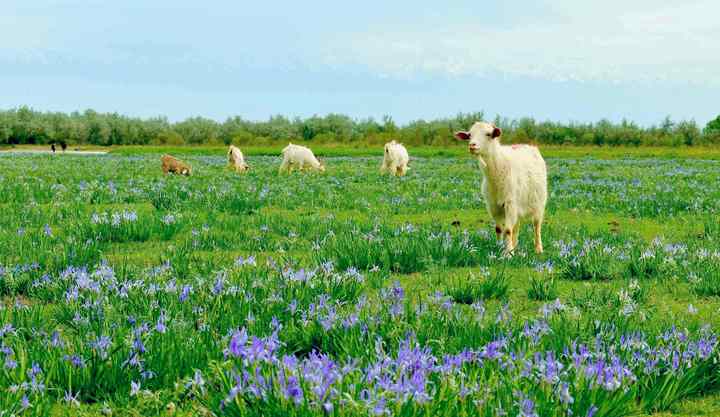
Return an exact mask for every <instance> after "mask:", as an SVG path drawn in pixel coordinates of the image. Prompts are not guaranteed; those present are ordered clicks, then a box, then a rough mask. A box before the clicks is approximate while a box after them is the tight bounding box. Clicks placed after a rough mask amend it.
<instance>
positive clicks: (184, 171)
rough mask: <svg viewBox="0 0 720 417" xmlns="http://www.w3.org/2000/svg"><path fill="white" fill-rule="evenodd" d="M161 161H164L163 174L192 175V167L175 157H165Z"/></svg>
mask: <svg viewBox="0 0 720 417" xmlns="http://www.w3.org/2000/svg"><path fill="white" fill-rule="evenodd" d="M160 161H162V171H163V174H167V173H168V172H172V173H173V174H181V175H187V176H190V175H192V167H191V166H190V165H188V164H186V163H185V162H183V161H181V160H179V159H177V158H175V157H172V156H170V155H163V156H162V158H160Z"/></svg>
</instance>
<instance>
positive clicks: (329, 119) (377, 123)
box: [0, 107, 720, 146]
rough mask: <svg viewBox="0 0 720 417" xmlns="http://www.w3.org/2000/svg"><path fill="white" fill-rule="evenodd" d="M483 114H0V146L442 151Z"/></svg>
mask: <svg viewBox="0 0 720 417" xmlns="http://www.w3.org/2000/svg"><path fill="white" fill-rule="evenodd" d="M476 120H486V117H485V114H484V113H483V112H475V113H462V114H458V115H457V116H455V117H450V118H442V119H436V120H429V121H425V120H416V121H412V122H409V123H407V124H404V125H398V124H396V123H395V122H394V121H393V119H392V118H391V117H389V116H385V117H383V118H382V119H381V120H375V119H372V118H367V119H353V118H351V117H348V116H345V115H342V114H328V115H326V116H312V117H308V118H305V119H301V118H294V119H289V118H287V117H284V116H273V117H270V118H269V119H268V120H266V121H250V120H246V119H243V118H242V117H240V116H235V117H230V118H228V119H227V120H225V121H224V122H222V123H220V122H217V121H215V120H211V119H207V118H203V117H191V118H188V119H185V120H183V121H180V122H175V123H171V122H169V121H168V119H167V118H165V117H154V118H145V119H142V118H135V117H128V116H123V115H120V114H117V113H98V112H95V111H93V110H86V111H84V112H73V113H70V114H67V113H61V112H40V111H36V110H33V109H31V108H28V107H20V108H17V109H10V110H5V111H2V110H0V145H14V144H51V143H67V144H90V145H102V146H109V145H201V144H211V145H220V144H230V143H235V144H238V145H272V144H281V143H285V142H287V141H298V142H311V143H318V144H330V143H336V144H382V143H384V142H386V141H388V140H390V139H396V140H398V141H401V142H403V143H406V144H409V145H446V144H449V143H452V142H454V140H455V139H454V138H453V135H452V133H453V132H455V131H457V130H464V129H467V128H468V127H469V126H470V125H471V124H472V123H473V122H474V121H476ZM493 120H494V122H495V124H496V125H498V126H499V127H501V128H502V129H503V141H504V142H511V143H519V142H524V143H527V142H530V143H539V144H553V145H608V146H618V145H631V146H682V145H685V146H697V145H713V144H720V116H718V118H716V119H715V120H713V121H711V122H709V123H708V124H707V125H706V126H704V127H700V126H698V124H697V123H696V122H695V121H692V120H690V121H687V120H683V121H673V120H671V119H670V118H669V117H666V118H665V119H664V120H662V121H661V122H660V123H659V124H657V125H654V126H650V127H641V126H639V125H637V124H636V123H633V122H631V121H627V120H623V121H621V122H611V121H608V120H601V121H599V122H596V123H576V122H571V123H560V122H551V121H537V120H535V119H532V118H521V119H509V118H503V117H496V118H494V119H493Z"/></svg>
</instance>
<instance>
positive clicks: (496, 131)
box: [455, 122, 548, 254]
mask: <svg viewBox="0 0 720 417" xmlns="http://www.w3.org/2000/svg"><path fill="white" fill-rule="evenodd" d="M501 134H502V131H501V130H500V128H498V127H495V126H494V125H492V124H490V123H485V122H476V123H475V124H473V125H472V127H471V128H470V131H468V132H456V133H455V137H456V138H458V139H460V140H469V141H470V142H469V143H468V149H469V150H470V153H471V154H473V155H475V156H477V158H478V163H479V164H480V168H481V169H482V171H483V173H484V179H483V183H482V193H483V196H484V197H485V204H486V205H487V209H488V212H489V213H490V215H491V216H492V218H493V219H494V220H495V233H496V234H497V236H498V239H501V238H502V237H503V236H504V238H505V252H506V253H507V254H510V253H512V251H513V250H514V249H515V247H516V246H517V243H518V232H519V231H520V221H521V220H523V219H527V218H530V219H532V221H533V225H534V227H535V252H536V253H542V251H543V246H542V234H541V230H542V222H543V218H544V216H545V203H546V202H547V196H548V195H547V193H548V191H547V167H546V166H545V160H544V159H543V157H542V155H540V151H539V150H538V148H537V147H535V146H531V145H511V146H507V145H500V135H501Z"/></svg>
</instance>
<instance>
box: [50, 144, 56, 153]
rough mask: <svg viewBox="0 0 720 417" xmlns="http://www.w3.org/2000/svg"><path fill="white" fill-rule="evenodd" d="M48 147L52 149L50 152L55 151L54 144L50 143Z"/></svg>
mask: <svg viewBox="0 0 720 417" xmlns="http://www.w3.org/2000/svg"><path fill="white" fill-rule="evenodd" d="M50 149H52V152H53V153H55V144H54V143H53V144H50Z"/></svg>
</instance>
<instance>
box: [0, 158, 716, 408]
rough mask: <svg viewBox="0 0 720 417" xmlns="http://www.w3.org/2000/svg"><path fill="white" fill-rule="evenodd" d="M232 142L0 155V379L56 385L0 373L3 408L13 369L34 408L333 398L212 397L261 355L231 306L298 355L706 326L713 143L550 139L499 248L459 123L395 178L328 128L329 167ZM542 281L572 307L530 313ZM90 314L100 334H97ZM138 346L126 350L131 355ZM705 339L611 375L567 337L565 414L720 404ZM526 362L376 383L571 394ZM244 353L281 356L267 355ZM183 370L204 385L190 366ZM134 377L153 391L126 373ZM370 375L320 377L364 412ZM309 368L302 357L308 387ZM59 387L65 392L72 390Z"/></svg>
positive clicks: (627, 353) (444, 395)
mask: <svg viewBox="0 0 720 417" xmlns="http://www.w3.org/2000/svg"><path fill="white" fill-rule="evenodd" d="M244 151H245V153H246V155H247V156H248V161H249V163H250V164H251V165H252V166H253V170H252V171H251V172H250V173H249V174H246V175H237V174H235V173H233V172H231V171H229V170H228V169H226V167H225V164H226V162H225V159H224V152H225V148H224V147H202V148H192V147H183V148H172V149H165V148H163V149H159V148H147V147H142V148H141V147H137V148H134V147H124V148H118V149H115V148H113V149H111V154H110V155H105V156H74V155H64V156H63V157H62V158H57V157H55V156H51V155H0V178H1V180H0V210H2V212H3V213H4V215H2V216H0V267H1V268H2V269H0V300H1V301H0V304H1V305H2V306H3V307H2V308H0V329H2V328H3V326H4V325H6V324H11V325H12V326H13V329H15V330H14V331H13V332H11V333H7V332H6V334H4V333H0V346H5V347H9V348H11V349H12V352H13V353H12V354H11V355H7V354H4V353H0V366H3V364H4V361H5V360H6V356H7V357H9V358H11V359H12V360H13V361H15V362H17V363H18V367H17V368H15V369H14V370H5V369H3V370H2V371H0V392H2V393H3V394H7V393H9V392H10V391H9V390H10V388H11V387H13V386H14V385H20V384H22V383H23V382H30V380H31V377H30V376H29V375H30V374H29V373H28V370H29V369H30V367H31V365H32V363H33V362H35V363H38V365H39V366H40V367H41V368H42V373H41V374H39V376H37V378H42V381H43V383H44V385H45V387H46V389H45V391H44V392H42V393H41V394H40V393H36V392H32V393H31V392H30V391H23V390H20V391H13V392H15V394H12V395H9V394H8V395H4V396H0V415H2V410H5V409H8V410H17V408H13V407H17V406H18V404H19V401H20V397H19V395H20V394H18V395H16V394H17V393H18V392H19V393H21V394H22V393H23V392H25V393H27V394H28V395H29V399H30V402H31V403H33V406H34V408H33V410H32V412H33V414H35V415H101V414H102V410H103V408H108V409H111V410H113V414H114V415H169V414H170V415H171V414H172V413H171V411H173V410H174V412H175V413H176V414H175V415H188V416H189V415H202V414H203V413H205V412H206V411H207V410H211V411H212V412H214V413H216V414H217V415H220V414H221V413H223V414H229V415H317V414H323V412H322V411H321V410H320V408H319V407H320V406H321V405H322V404H320V405H318V404H313V403H312V402H311V401H309V400H308V402H307V404H305V403H303V404H296V405H293V404H291V403H289V402H288V401H287V400H286V399H283V398H280V397H269V398H268V399H267V400H266V401H262V400H258V399H257V398H254V397H253V396H252V395H251V394H249V393H244V394H242V395H240V396H239V397H237V398H238V400H237V401H234V402H233V403H232V404H230V405H229V406H228V407H227V408H223V409H222V410H221V408H220V401H221V400H224V399H226V397H227V395H228V392H229V391H230V389H231V388H232V387H233V385H234V379H233V369H236V370H237V371H238V372H240V371H241V370H248V369H251V367H250V366H251V365H250V364H248V363H246V362H245V361H244V360H243V359H242V358H239V357H234V356H232V355H229V356H228V355H226V352H225V351H226V349H228V348H229V346H230V339H231V337H230V336H231V335H232V334H233V333H234V332H235V331H236V330H238V329H240V328H245V329H246V330H247V331H248V333H249V334H250V335H256V336H258V337H259V338H268V337H270V335H271V334H272V333H273V329H275V330H277V337H278V340H279V341H280V343H281V344H280V345H279V347H278V351H279V352H280V353H281V354H283V355H284V354H287V355H294V356H295V357H297V358H298V360H308V358H309V357H311V356H312V352H313V351H318V352H322V353H323V354H325V355H327V356H328V357H329V358H331V359H333V360H336V361H338V362H340V363H342V362H343V361H350V360H352V361H354V362H353V363H357V364H358V367H359V369H365V368H366V367H368V366H370V365H371V364H375V363H376V362H375V361H377V360H378V358H379V357H380V356H379V355H381V352H386V353H388V354H389V355H390V357H393V358H394V357H395V356H397V355H398V351H399V350H402V347H403V346H404V345H403V344H404V343H407V342H406V341H407V340H411V341H413V342H412V343H417V344H418V346H421V347H424V348H427V349H428V350H429V351H431V352H432V354H433V355H435V357H437V358H438V360H442V359H443V358H444V357H445V356H446V355H449V356H452V355H457V354H458V353H460V352H463V351H464V350H466V349H481V348H483V347H487V346H488V344H489V343H490V342H492V341H497V340H507V341H508V342H507V343H508V344H509V346H510V347H511V348H512V349H513V353H514V355H516V358H517V360H521V359H527V360H535V358H534V356H533V354H532V353H533V352H543V355H544V354H545V353H544V352H547V351H552V352H555V353H556V354H557V355H558V356H561V355H562V352H563V349H564V348H565V347H567V346H569V345H570V344H571V343H572V342H576V343H585V344H588V345H589V346H595V344H596V343H597V341H598V340H602V341H603V343H606V344H607V349H608V352H614V353H615V354H617V355H618V356H619V357H620V358H621V359H622V360H623V361H625V362H626V363H632V358H633V356H632V355H631V351H632V349H639V348H638V347H637V346H640V344H638V345H637V346H636V345H631V344H630V345H623V346H624V347H623V348H620V346H621V342H620V340H621V336H622V338H624V337H626V336H627V335H630V334H639V333H642V334H643V335H645V337H646V339H645V340H646V343H648V344H649V345H651V346H654V347H655V346H660V347H663V346H665V347H667V346H669V347H668V349H670V351H672V349H676V348H677V349H680V347H678V346H681V345H682V343H680V342H677V341H676V339H675V336H672V337H669V338H668V336H667V334H666V333H665V332H667V331H668V330H669V329H671V328H672V327H673V326H675V329H680V330H683V329H687V332H688V333H687V335H688V337H689V339H690V340H696V339H698V338H701V337H702V335H704V334H705V333H704V332H705V330H701V328H702V326H703V325H708V326H709V331H712V332H716V331H717V329H718V326H719V325H720V317H719V314H718V312H719V311H720V298H718V295H720V280H719V279H718V277H719V276H720V272H718V271H719V270H718V268H717V267H714V266H713V265H715V264H720V261H719V260H718V253H720V239H719V238H720V234H719V233H720V229H718V227H717V215H718V213H720V186H718V183H717V180H716V178H718V177H720V167H718V166H717V164H716V163H715V162H714V161H707V160H704V159H706V158H710V159H712V158H715V157H717V156H718V155H720V153H718V152H717V151H714V150H712V151H708V152H707V153H705V154H703V153H702V152H701V151H699V150H697V149H695V148H679V149H671V148H650V149H648V148H633V149H629V148H551V147H548V148H545V147H544V148H543V152H544V154H545V155H546V157H547V161H548V167H549V174H550V175H549V178H550V185H549V186H550V191H551V197H550V201H549V204H548V213H547V222H546V225H545V228H544V243H545V248H546V252H545V253H544V254H543V255H539V256H538V255H535V254H534V251H533V245H532V231H531V229H530V226H529V225H527V224H526V225H524V227H523V228H522V230H521V236H520V247H519V249H518V251H517V253H516V254H515V256H514V257H512V258H510V259H505V258H502V256H501V251H500V247H499V246H498V244H497V242H495V236H494V231H493V224H492V222H491V220H490V218H489V217H488V215H487V213H486V211H485V209H484V204H483V202H482V198H481V196H480V192H479V187H480V176H479V173H478V170H477V167H476V164H475V163H474V161H472V160H471V159H470V158H469V157H467V156H466V155H465V151H464V148H463V147H462V146H459V145H458V146H457V147H454V148H452V149H447V150H442V149H433V148H427V149H417V150H411V154H412V155H415V156H422V157H421V158H417V159H415V160H413V162H412V163H411V164H412V166H413V169H412V170H411V171H410V173H409V175H408V176H406V177H404V178H390V177H384V176H381V175H380V174H379V173H378V168H379V165H380V157H379V156H378V155H377V152H376V151H377V150H376V149H371V150H368V149H354V150H351V151H350V152H349V151H348V148H343V147H327V148H322V147H319V148H318V149H317V151H318V152H317V153H318V154H321V155H325V156H327V159H326V164H327V166H328V172H327V173H326V174H324V175H318V174H298V175H278V174H277V172H276V169H277V164H278V163H279V161H278V158H277V157H276V156H274V155H277V152H278V151H279V148H277V149H276V148H271V147H268V148H245V149H244ZM159 152H169V153H174V154H178V155H183V157H184V159H186V160H187V161H188V162H189V163H191V164H192V165H193V167H194V171H193V172H194V173H195V175H193V176H192V177H190V178H185V177H174V176H168V177H164V176H163V175H162V174H161V172H160V167H159V162H158V153H159ZM441 152H442V153H441ZM267 155H270V156H267ZM438 155H440V156H438ZM431 156H432V157H431ZM447 156H450V157H447ZM648 156H650V158H646V157H648ZM426 157H427V158H426ZM46 225H47V227H46ZM248 257H254V259H255V262H254V263H252V262H250V263H248V262H246V261H244V260H246V259H248ZM238 260H240V261H238ZM328 261H330V262H332V265H333V269H332V270H326V269H324V268H328V264H327V262H328ZM82 268H85V269H82ZM356 269H357V272H356ZM556 299H558V300H560V302H561V303H562V304H563V305H564V306H565V309H564V310H563V311H561V312H555V313H553V314H552V315H549V316H548V317H544V314H546V313H547V309H548V308H550V307H548V303H550V304H552V303H554V301H555V300H556ZM691 305H692V307H691ZM543 306H545V307H543ZM543 311H544V313H543ZM143 323H144V324H146V325H147V326H143ZM158 323H161V324H164V327H165V329H164V331H162V332H160V331H158V330H157V327H158V325H159V324H158ZM343 323H344V324H343ZM353 323H355V324H353ZM278 324H279V326H280V327H277V326H278ZM545 325H546V326H547V328H545V327H544V326H545ZM55 332H57V333H55ZM524 332H525V333H524ZM534 332H539V333H537V334H535V333H534ZM523 334H529V335H530V336H522V335H523ZM533 335H534V336H533ZM598 335H599V336H598ZM101 336H107V337H109V338H110V340H111V345H110V347H108V348H107V349H106V350H104V349H101V348H98V347H97V346H95V345H94V343H96V342H97V340H98V338H99V337H101ZM596 337H600V339H596ZM678 338H679V339H684V336H682V337H679V336H678ZM140 341H141V342H142V343H140ZM139 344H141V345H142V346H143V348H142V349H140V350H138V349H139V348H138V345H139ZM682 346H684V345H682ZM0 352H2V351H0ZM134 354H137V355H138V357H139V358H140V359H141V360H142V362H141V363H142V365H141V366H140V367H138V366H135V365H132V364H131V363H130V361H128V359H131V358H132V357H133V355H134ZM73 357H79V358H81V359H82V361H83V363H84V365H83V366H76V365H74V364H73V362H72V358H73ZM509 358H510V356H509V355H508V357H506V358H505V359H504V360H508V361H510V359H509ZM717 359H718V357H717V350H714V351H713V354H712V357H711V360H710V361H708V362H702V361H697V362H693V363H692V364H690V365H688V368H687V370H686V371H683V372H682V373H668V372H666V371H663V372H662V373H660V374H658V375H655V376H647V375H644V374H643V373H642V369H643V368H642V366H638V367H637V368H633V371H634V372H635V373H636V374H637V377H638V381H637V382H635V383H630V382H627V385H625V387H626V388H627V389H626V390H620V391H613V392H606V391H604V390H602V389H597V388H596V387H593V386H592V385H591V384H590V382H589V380H587V379H584V377H582V375H580V374H578V375H575V374H574V373H572V372H571V371H570V370H569V369H570V364H571V362H572V361H570V360H564V359H563V360H564V364H565V369H566V372H568V373H567V374H564V375H563V378H564V380H568V381H570V382H572V386H571V393H572V395H573V396H574V398H575V402H574V403H573V405H572V407H574V411H575V412H576V414H575V415H585V414H586V412H587V409H588V408H589V407H590V406H591V405H593V404H594V405H596V406H600V405H602V408H601V410H600V414H598V415H604V416H621V415H656V416H669V415H679V416H691V415H718V414H719V413H720V406H719V405H718V397H717V386H718V379H717V378H718V369H717V368H716V366H715V365H714V363H715V362H713V361H715V360H717ZM661 362H662V361H661ZM519 364H520V362H517V363H515V364H514V366H515V368H517V369H516V370H517V372H518V373H517V374H514V373H513V372H515V371H511V370H508V369H509V368H508V366H506V364H504V363H499V362H495V361H493V360H490V359H485V360H484V364H483V366H477V364H465V365H463V368H462V371H463V372H462V373H457V374H455V373H453V371H447V372H448V375H452V376H443V375H445V374H442V373H441V372H437V373H433V374H432V375H431V376H430V377H429V379H430V383H429V385H428V387H430V388H432V390H431V393H432V395H431V396H430V397H431V399H430V400H429V401H428V402H426V403H424V404H422V405H418V404H413V402H412V401H399V400H397V399H393V397H391V394H390V393H389V391H382V390H380V389H379V388H377V386H373V388H372V389H373V390H376V389H378V390H380V391H378V392H381V391H382V392H384V395H387V396H388V404H389V409H390V411H391V412H392V413H393V414H395V415H443V413H445V414H446V415H478V414H479V415H488V416H489V415H493V413H494V412H495V408H488V407H485V406H482V405H481V406H479V407H478V406H477V405H476V404H479V403H480V402H481V401H486V402H485V404H487V401H489V402H492V403H494V404H500V405H502V406H503V408H504V409H505V410H506V411H508V412H509V413H510V415H517V414H518V412H519V410H518V406H517V403H518V398H516V397H514V394H513V391H518V390H519V391H522V392H523V393H526V394H528V395H531V396H532V398H533V400H534V401H535V403H536V405H537V408H538V411H539V413H540V415H543V416H544V415H549V416H555V415H558V416H559V415H564V413H561V412H560V411H559V410H560V409H561V408H562V407H560V406H559V405H558V403H557V389H558V387H557V386H552V385H551V384H548V383H546V382H541V381H537V380H532V379H528V378H526V377H522V376H521V374H520V371H521V367H519ZM252 366H253V367H254V366H260V367H261V368H262V372H264V375H266V376H268V375H275V374H273V372H274V368H273V366H274V365H272V364H271V363H266V362H262V361H261V362H253V363H252ZM513 369H514V368H513ZM196 370H198V371H200V372H201V373H202V376H203V379H204V381H205V383H206V384H205V385H204V386H203V388H202V389H199V388H197V387H194V386H193V385H192V384H191V383H190V382H189V381H190V379H191V378H192V377H193V376H194V375H195V371H196ZM251 370H254V368H252V369H251ZM144 371H151V372H152V373H153V375H152V377H147V375H144V374H143V372H144ZM395 371H396V372H397V375H399V374H402V372H404V371H401V370H399V369H398V370H395ZM356 372H359V371H356ZM573 372H574V371H573ZM393 375H396V374H393ZM388 377H389V378H390V377H391V376H388ZM409 377H410V376H408V378H409ZM251 379H252V378H251ZM137 381H140V382H141V389H142V390H147V392H144V393H141V394H140V395H136V396H130V395H129V394H130V392H131V389H132V383H133V382H137ZM363 381H364V380H363V379H362V378H360V376H359V375H358V374H357V373H353V372H349V373H348V374H347V375H346V376H345V379H344V382H343V384H344V385H342V386H337V387H336V388H337V389H338V390H342V391H343V393H344V394H343V395H345V398H346V399H351V400H352V402H346V403H342V404H343V405H342V408H341V402H340V397H339V396H338V397H337V398H332V399H329V400H328V401H330V402H331V403H332V404H333V405H334V410H335V411H336V412H337V413H339V412H340V411H339V410H342V411H343V413H345V414H344V415H368V414H369V409H368V408H367V407H366V406H365V405H363V404H364V403H363V400H361V399H360V394H359V393H360V391H361V389H359V388H358V387H365V386H366V385H365V384H366V382H363ZM396 382H397V381H396ZM278 383H279V382H278ZM311 383H312V382H311V380H310V379H309V378H308V379H307V380H303V384H306V385H305V386H304V392H305V393H306V397H305V398H310V396H311V394H310V392H311V391H312V390H311V386H310V384H311ZM188 384H189V385H188ZM473 384H480V385H481V386H483V387H487V388H488V389H491V391H488V392H485V391H474V393H473V394H469V395H471V396H472V398H474V399H475V400H477V402H472V401H461V400H459V398H460V395H459V393H460V391H459V390H460V386H461V385H462V386H465V387H469V386H472V385H473ZM192 387H194V388H192ZM356 388H357V390H356ZM68 391H70V392H72V393H73V394H74V395H77V401H78V404H79V406H78V407H75V406H74V405H73V403H72V402H71V403H68V402H66V401H63V399H64V397H65V394H66V392H68ZM280 392H282V390H281V389H279V388H276V389H275V390H273V391H272V392H271V394H268V395H280V394H279V393H280ZM373 392H375V391H373ZM29 413H30V411H28V412H27V413H26V414H28V415H29ZM448 413H449V414H448ZM336 415H340V414H336Z"/></svg>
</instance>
